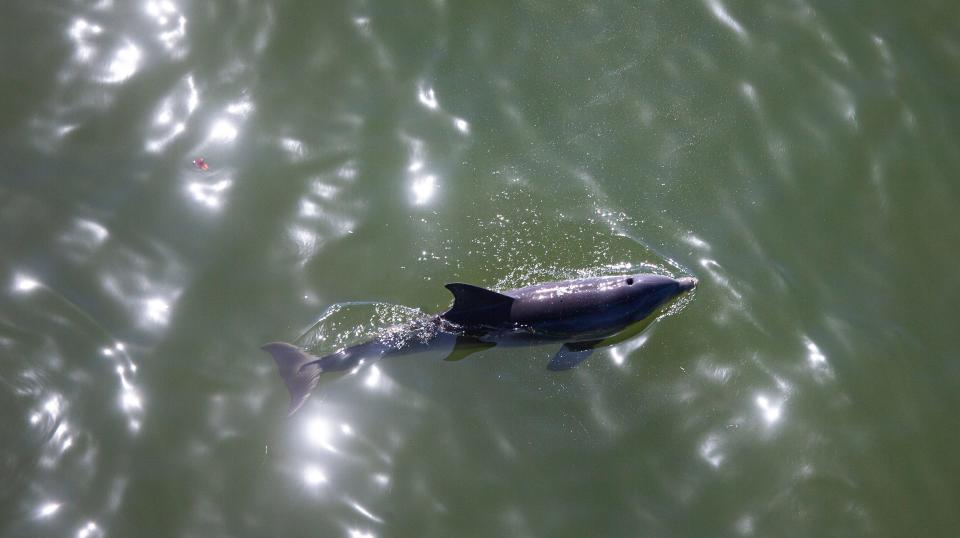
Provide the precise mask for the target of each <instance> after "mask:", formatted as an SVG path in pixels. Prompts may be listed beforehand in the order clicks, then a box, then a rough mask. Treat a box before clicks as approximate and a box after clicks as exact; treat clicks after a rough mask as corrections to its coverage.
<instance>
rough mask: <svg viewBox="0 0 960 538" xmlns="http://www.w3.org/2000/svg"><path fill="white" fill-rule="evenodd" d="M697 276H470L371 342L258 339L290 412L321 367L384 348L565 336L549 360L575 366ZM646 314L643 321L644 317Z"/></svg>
mask: <svg viewBox="0 0 960 538" xmlns="http://www.w3.org/2000/svg"><path fill="white" fill-rule="evenodd" d="M696 286H697V279H695V278H691V277H684V278H679V279H673V278H670V277H667V276H662V275H655V274H635V275H620V276H603V277H592V278H581V279H575V280H563V281H558V282H547V283H544V284H536V285H533V286H526V287H523V288H517V289H512V290H506V291H502V292H497V291H492V290H488V289H486V288H481V287H479V286H473V285H470V284H460V283H454V284H447V285H446V288H447V289H449V290H450V291H451V292H452V293H453V298H454V301H453V306H451V307H450V309H449V310H447V311H446V312H443V313H442V314H437V315H435V316H432V317H429V318H426V319H423V320H418V321H415V322H413V323H410V324H408V325H406V326H404V327H398V328H393V329H392V330H390V331H386V332H384V333H381V334H379V335H378V336H377V337H375V338H373V339H372V340H370V341H368V342H364V343H361V344H357V345H354V346H350V347H346V348H344V349H341V350H340V351H337V352H335V353H332V354H330V355H326V356H324V357H316V356H314V355H311V354H309V353H307V352H306V351H304V350H302V349H300V348H298V347H296V346H294V345H291V344H287V343H284V342H274V343H270V344H267V345H265V346H263V350H264V351H267V352H268V353H270V354H271V355H272V356H273V359H274V361H276V363H277V370H278V371H279V373H280V377H281V378H282V379H283V382H284V383H285V384H286V386H287V390H288V391H289V392H290V407H289V410H288V414H289V415H292V414H293V413H294V412H295V411H296V410H297V409H299V408H300V406H302V405H303V403H304V402H305V401H306V400H307V397H308V396H309V395H310V392H311V391H312V390H313V389H314V387H316V385H317V382H318V381H319V378H320V374H322V373H324V372H337V371H344V370H350V369H353V368H355V367H356V366H358V365H360V364H362V363H363V361H371V360H375V359H378V358H380V357H383V356H385V355H388V354H389V355H396V354H409V353H416V352H419V351H424V350H426V349H430V348H433V347H436V346H439V345H442V344H443V343H445V342H446V343H448V344H452V345H451V347H452V349H453V351H452V352H451V354H450V355H449V356H448V357H447V359H446V360H458V359H459V358H463V356H465V355H466V354H469V353H472V352H474V351H478V350H480V349H486V348H489V347H492V346H495V345H501V346H503V345H507V346H510V345H535V344H542V343H547V342H562V344H563V345H562V346H561V347H560V350H559V351H557V354H556V355H555V356H554V357H553V359H552V360H551V361H550V364H548V365H547V368H548V369H550V370H554V371H559V370H567V369H570V368H573V367H574V366H576V365H577V364H579V363H580V362H582V361H583V360H585V359H586V358H587V357H589V356H590V354H591V353H592V352H593V350H594V349H595V348H596V347H598V346H607V345H612V344H614V343H617V342H620V341H622V340H624V339H625V338H628V337H629V336H632V335H634V334H636V333H637V332H638V331H637V330H628V329H629V328H633V327H636V328H639V329H640V330H642V328H644V327H645V326H646V323H648V322H649V321H651V320H652V317H653V316H652V314H654V313H655V312H656V311H658V310H659V309H660V307H662V306H664V305H666V304H668V303H670V302H672V301H673V299H675V298H677V297H679V296H680V295H681V294H683V293H684V292H687V291H690V290H692V289H694V288H695V287H696ZM645 322H646V323H645Z"/></svg>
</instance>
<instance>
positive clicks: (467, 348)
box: [443, 335, 496, 362]
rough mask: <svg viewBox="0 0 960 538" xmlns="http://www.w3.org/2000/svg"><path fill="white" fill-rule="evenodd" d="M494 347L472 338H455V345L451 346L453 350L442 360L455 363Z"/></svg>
mask: <svg viewBox="0 0 960 538" xmlns="http://www.w3.org/2000/svg"><path fill="white" fill-rule="evenodd" d="M494 346H496V344H493V343H491V342H481V341H480V340H477V339H476V338H473V337H472V336H464V335H460V336H457V343H456V344H454V345H453V350H452V351H450V354H449V355H447V356H446V357H445V358H444V359H443V360H445V361H448V362H455V361H460V360H463V359H465V358H467V357H469V356H470V355H473V354H474V353H476V352H478V351H483V350H485V349H490V348H492V347H494Z"/></svg>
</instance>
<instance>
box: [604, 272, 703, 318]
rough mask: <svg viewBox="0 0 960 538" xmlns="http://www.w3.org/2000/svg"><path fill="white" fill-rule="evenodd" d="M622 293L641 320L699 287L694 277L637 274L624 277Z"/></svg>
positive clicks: (621, 283) (635, 315)
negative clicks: (675, 277)
mask: <svg viewBox="0 0 960 538" xmlns="http://www.w3.org/2000/svg"><path fill="white" fill-rule="evenodd" d="M619 287H620V288H621V293H622V294H623V296H625V298H626V302H627V303H628V304H629V305H630V307H629V308H630V310H631V311H632V312H633V316H632V317H633V319H634V320H635V321H639V320H641V319H643V318H645V317H647V316H649V315H650V314H652V313H653V312H654V311H656V310H657V309H658V308H660V307H661V306H663V305H665V304H667V303H669V302H670V301H672V300H673V299H675V298H676V297H679V296H680V295H682V294H683V293H685V292H688V291H690V290H692V289H694V288H696V287H697V279H696V278H693V277H683V278H677V279H674V278H670V277H668V276H663V275H651V274H636V275H626V276H624V277H622V280H621V282H620V283H619Z"/></svg>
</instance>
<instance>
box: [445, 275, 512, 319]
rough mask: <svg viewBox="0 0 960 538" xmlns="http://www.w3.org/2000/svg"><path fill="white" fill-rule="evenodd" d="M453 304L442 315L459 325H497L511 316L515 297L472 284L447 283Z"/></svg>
mask: <svg viewBox="0 0 960 538" xmlns="http://www.w3.org/2000/svg"><path fill="white" fill-rule="evenodd" d="M446 287H447V289H448V290H450V293H453V306H451V307H450V310H447V311H446V312H444V313H443V314H441V317H442V318H443V319H445V320H447V321H451V322H453V323H456V324H457V325H467V326H469V325H496V324H498V323H502V322H504V321H505V320H507V319H509V317H510V307H511V305H513V301H514V299H513V297H510V296H509V295H504V294H502V293H497V292H495V291H490V290H488V289H486V288H481V287H479V286H471V285H470V284H459V283H453V284H447V286H446Z"/></svg>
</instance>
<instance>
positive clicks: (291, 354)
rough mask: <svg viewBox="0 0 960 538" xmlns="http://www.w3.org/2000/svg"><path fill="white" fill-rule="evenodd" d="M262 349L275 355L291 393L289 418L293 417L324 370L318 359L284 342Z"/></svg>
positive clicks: (278, 369)
mask: <svg viewBox="0 0 960 538" xmlns="http://www.w3.org/2000/svg"><path fill="white" fill-rule="evenodd" d="M261 349H263V350H264V351H266V352H267V353H269V354H270V355H273V360H274V361H275V362H276V363H277V371H278V372H279V373H280V377H281V378H283V382H284V384H285V385H287V390H288V391H290V408H289V410H288V411H287V416H290V415H292V414H293V413H294V412H296V410H297V409H300V406H302V405H303V402H305V401H307V397H308V396H310V391H312V390H313V388H314V387H316V386H317V381H318V380H319V379H320V373H321V372H322V371H323V369H322V368H321V367H320V362H319V359H317V357H314V356H313V355H311V354H309V353H307V352H306V351H303V350H302V349H300V348H298V347H297V346H293V345H290V344H287V343H284V342H273V343H270V344H267V345H265V346H263V347H262V348H261Z"/></svg>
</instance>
